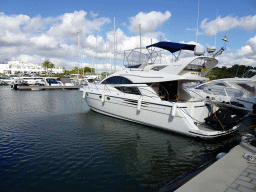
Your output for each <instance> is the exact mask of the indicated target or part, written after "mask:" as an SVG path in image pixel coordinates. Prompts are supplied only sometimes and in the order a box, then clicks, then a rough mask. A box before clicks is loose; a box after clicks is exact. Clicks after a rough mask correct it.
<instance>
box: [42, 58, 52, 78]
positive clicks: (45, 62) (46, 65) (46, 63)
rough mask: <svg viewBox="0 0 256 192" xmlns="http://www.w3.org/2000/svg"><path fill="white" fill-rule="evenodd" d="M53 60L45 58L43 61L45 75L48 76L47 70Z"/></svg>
mask: <svg viewBox="0 0 256 192" xmlns="http://www.w3.org/2000/svg"><path fill="white" fill-rule="evenodd" d="M50 63H51V62H50V61H48V60H45V61H44V62H43V63H42V66H43V68H44V69H45V77H46V71H48V68H49V64H50Z"/></svg>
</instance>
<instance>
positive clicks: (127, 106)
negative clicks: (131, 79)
mask: <svg viewBox="0 0 256 192" xmlns="http://www.w3.org/2000/svg"><path fill="white" fill-rule="evenodd" d="M102 97H104V99H102ZM85 99H86V101H87V103H88V105H89V106H90V108H91V109H92V110H94V111H96V112H98V113H101V114H104V115H108V116H112V117H115V118H119V119H123V120H127V121H131V122H134V123H139V124H143V125H147V126H151V127H155V128H159V129H163V130H166V131H171V132H176V133H180V134H184V135H187V136H192V137H199V138H204V139H210V138H216V137H220V136H224V135H228V134H230V133H231V132H234V131H235V130H236V129H237V128H238V126H235V127H233V128H232V129H231V130H229V131H214V130H210V129H205V130H202V129H199V127H198V126H197V125H196V123H195V121H194V119H193V118H191V117H189V115H188V114H187V113H186V112H184V109H186V108H189V106H187V107H186V106H185V105H182V106H180V107H179V106H178V107H177V108H176V113H175V115H174V114H173V110H174V104H173V103H171V102H167V101H160V102H153V101H147V100H142V102H141V106H140V107H139V106H138V105H139V103H138V100H139V96H138V97H137V98H135V97H134V96H133V98H131V97H129V95H128V94H126V97H125V96H124V95H122V96H121V97H119V96H117V95H102V94H97V93H89V92H87V93H86V95H85ZM203 107H204V106H203ZM203 107H201V109H200V110H207V109H203ZM202 113H204V111H202Z"/></svg>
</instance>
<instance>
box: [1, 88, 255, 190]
mask: <svg viewBox="0 0 256 192" xmlns="http://www.w3.org/2000/svg"><path fill="white" fill-rule="evenodd" d="M250 123H251V122H250V121H249V122H247V126H248V125H250ZM244 126H245V125H244ZM239 142H240V136H239V135H237V136H233V137H232V138H230V139H227V140H221V141H202V140H196V139H193V138H189V137H184V136H181V135H176V134H172V133H169V132H165V131H160V130H157V129H154V128H150V127H147V126H143V125H138V124H134V123H130V122H127V121H123V120H119V119H115V118H112V117H108V116H104V115H101V114H98V113H96V112H93V111H91V110H90V109H89V107H88V105H87V104H86V102H85V101H83V100H82V93H81V92H80V91H78V90H66V91H62V90H54V91H14V90H11V89H10V87H9V86H5V87H4V86H0V189H1V191H154V190H156V189H158V188H160V187H161V186H163V185H164V184H166V183H167V182H169V181H170V180H171V179H174V178H176V177H177V176H179V175H181V174H182V173H184V172H186V171H189V170H190V169H192V168H193V167H194V166H197V165H200V164H202V163H204V162H206V161H208V160H210V159H211V158H214V157H216V155H217V154H218V153H220V152H228V151H229V150H230V149H231V148H233V147H234V146H236V145H237V144H238V143H239Z"/></svg>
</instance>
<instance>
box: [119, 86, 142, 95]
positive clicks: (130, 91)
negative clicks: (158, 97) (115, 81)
mask: <svg viewBox="0 0 256 192" xmlns="http://www.w3.org/2000/svg"><path fill="white" fill-rule="evenodd" d="M116 89H118V90H119V91H122V92H124V93H128V94H134V95H140V91H139V89H138V88H137V87H116Z"/></svg>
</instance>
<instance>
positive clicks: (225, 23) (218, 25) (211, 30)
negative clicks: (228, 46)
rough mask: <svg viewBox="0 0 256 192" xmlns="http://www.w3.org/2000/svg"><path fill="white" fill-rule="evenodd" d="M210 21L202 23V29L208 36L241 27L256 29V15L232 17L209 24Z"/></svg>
mask: <svg viewBox="0 0 256 192" xmlns="http://www.w3.org/2000/svg"><path fill="white" fill-rule="evenodd" d="M207 21H208V19H204V20H203V21H202V22H201V25H200V27H201V28H202V29H203V30H204V32H205V34H206V35H209V36H213V35H215V34H218V33H219V32H223V31H228V30H230V29H233V28H236V27H240V28H243V29H246V30H252V29H256V15H254V16H251V15H250V16H246V17H242V18H238V17H233V16H231V15H229V16H226V17H223V18H221V16H219V17H218V18H217V19H215V20H213V21H210V22H207Z"/></svg>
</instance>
